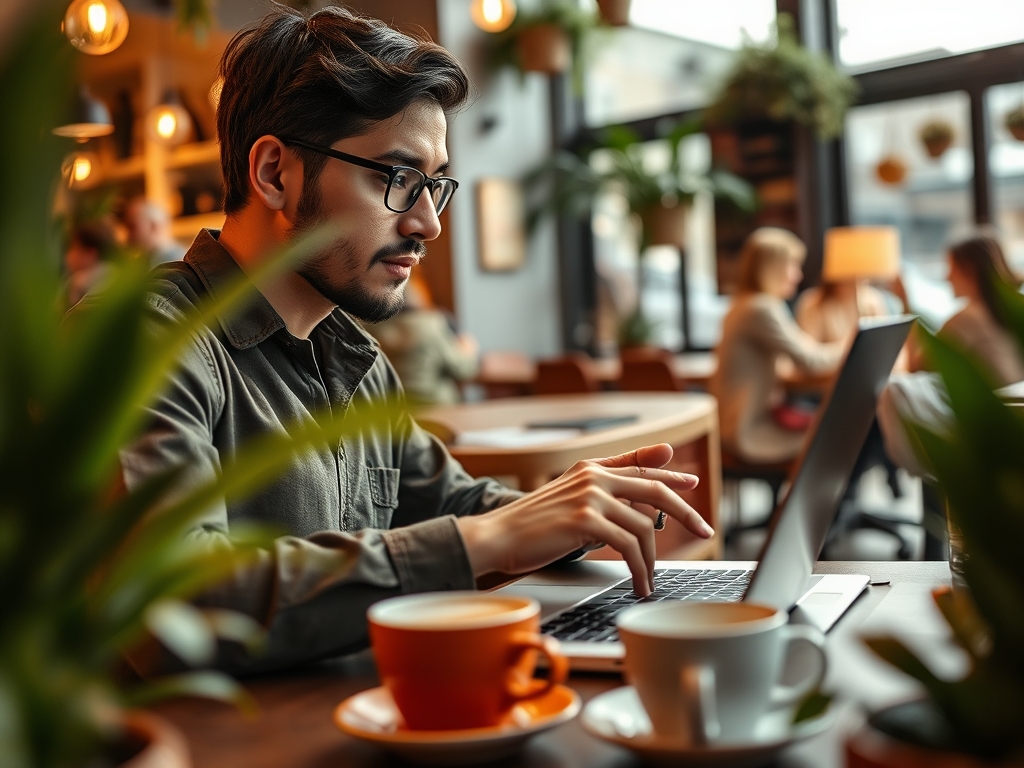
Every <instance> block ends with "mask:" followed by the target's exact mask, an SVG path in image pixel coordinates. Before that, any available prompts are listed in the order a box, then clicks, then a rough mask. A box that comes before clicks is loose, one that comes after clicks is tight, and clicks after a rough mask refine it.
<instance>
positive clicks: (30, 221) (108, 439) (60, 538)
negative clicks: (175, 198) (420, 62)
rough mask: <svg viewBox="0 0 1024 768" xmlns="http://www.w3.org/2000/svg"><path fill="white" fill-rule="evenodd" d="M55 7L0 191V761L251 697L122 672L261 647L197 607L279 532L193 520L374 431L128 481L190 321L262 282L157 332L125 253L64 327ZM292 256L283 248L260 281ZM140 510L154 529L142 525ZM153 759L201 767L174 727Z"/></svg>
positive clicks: (98, 749)
mask: <svg viewBox="0 0 1024 768" xmlns="http://www.w3.org/2000/svg"><path fill="white" fill-rule="evenodd" d="M60 10H61V9H59V8H57V7H56V4H55V3H52V2H51V3H48V4H43V5H41V6H36V7H33V10H32V11H31V12H29V13H28V14H26V20H25V21H24V23H23V25H22V26H21V27H20V28H19V29H18V34H16V35H15V36H13V37H12V38H9V39H8V40H7V41H6V43H5V46H6V47H5V49H4V50H3V51H0V53H2V54H3V58H2V59H0V95H2V96H3V97H4V98H6V99H9V100H10V102H9V103H17V104H18V105H19V108H18V110H17V114H16V115H12V116H11V118H10V119H9V120H5V121H3V123H2V125H0V158H2V162H3V165H4V168H5V169H6V171H7V181H8V183H7V184H5V185H4V187H3V189H2V190H0V235H2V240H3V243H4V250H3V251H2V253H0V326H2V327H3V329H4V332H3V334H2V336H3V338H2V339H0V594H2V595H3V601H2V603H0V756H2V762H3V764H4V765H5V766H11V767H12V768H51V767H52V768H58V767H60V768H63V767H64V766H84V765H115V764H120V763H122V762H124V761H125V760H128V759H131V757H132V754H133V752H135V751H138V750H139V749H144V748H145V747H146V745H147V743H148V742H149V741H151V740H152V739H154V738H159V734H161V733H165V734H166V733H168V729H167V728H162V727H159V726H154V723H159V722H160V721H159V719H157V718H155V716H153V715H147V714H142V715H133V714H132V713H131V712H132V707H135V706H137V705H141V704H145V703H146V702H148V701H151V700H153V699H154V698H157V697H160V696H166V695H174V694H190V695H205V696H213V697H217V698H222V699H228V700H232V701H235V702H236V703H240V704H242V705H247V703H248V701H249V700H248V697H247V695H246V694H245V693H244V691H243V689H242V688H241V687H240V686H239V685H238V684H237V683H236V682H235V681H233V680H232V679H231V678H228V677H226V676H224V675H222V674H219V673H216V672H213V671H199V672H191V673H186V674H183V675H178V676H173V677H167V678H163V679H157V680H151V681H146V682H145V683H141V684H139V685H137V686H135V687H131V688H123V687H121V686H120V685H118V684H117V682H116V681H115V676H114V674H113V672H112V669H113V668H114V667H115V665H116V664H117V662H118V660H119V658H120V657H121V655H122V653H123V652H124V651H126V650H127V649H129V648H131V647H132V646H133V645H134V644H135V643H136V642H137V641H139V640H140V639H142V638H143V637H144V636H145V635H146V634H147V633H150V634H152V635H154V636H156V637H157V638H158V639H160V640H161V641H162V642H163V644H164V645H165V646H167V647H168V648H169V649H170V650H171V651H173V652H174V653H175V654H177V655H178V656H179V657H180V658H181V659H182V660H183V661H184V662H186V663H193V664H199V665H202V664H203V663H204V662H205V661H207V660H208V659H209V658H210V657H211V656H212V650H213V648H214V645H215V640H216V638H217V637H225V638H229V639H232V640H236V641H240V642H244V643H246V644H248V645H249V646H250V647H254V644H255V643H257V642H258V640H259V637H260V627H259V626H258V625H257V624H256V623H255V622H254V621H253V620H251V619H248V618H247V617H245V616H242V615H239V614H234V613H230V612H226V611H217V610H200V609H198V608H196V607H194V606H192V605H191V604H190V603H188V602H187V600H188V598H190V597H192V596H193V595H195V594H196V593H197V592H199V591H200V590H202V589H204V588H205V587H207V586H209V585H211V584H213V583H215V582H216V581H218V580H220V579H222V578H224V577H226V576H227V575H228V574H230V573H232V572H233V571H234V569H235V568H236V567H237V566H239V565H242V564H244V563H246V562H248V561H249V559H250V558H252V557H254V556H256V547H258V546H260V545H261V544H263V543H265V542H266V540H267V537H268V536H269V535H270V532H259V531H251V532H249V533H246V532H244V531H241V530H234V529H233V530H232V537H233V539H234V540H235V541H236V543H237V547H236V548H235V549H234V550H233V551H223V550H220V551H212V550H210V549H206V548H203V549H199V548H196V547H195V546H193V545H191V544H190V543H189V540H188V538H187V537H186V536H185V531H187V530H188V529H189V528H190V527H191V526H192V525H193V524H194V521H195V519H196V517H197V515H198V514H200V513H201V512H202V511H203V510H204V509H206V508H207V507H208V505H209V503H210V501H211V500H212V499H213V498H215V497H219V496H221V495H233V494H242V493H245V492H246V491H249V490H252V489H253V488H254V487H256V486H257V485H258V484H259V483H261V482H265V481H266V480H267V478H269V477H273V476H274V475H275V473H276V472H279V471H280V470H282V469H284V468H285V467H286V466H287V464H288V463H289V462H290V461H291V457H292V456H293V452H294V451H301V450H303V449H304V448H306V447H308V446H310V445H312V444H313V443H315V442H317V441H320V440H324V439H327V440H330V439H338V436H340V435H341V434H342V432H343V430H344V431H348V430H352V429H357V428H361V427H360V425H357V424H355V423H347V422H348V419H345V420H344V421H342V420H339V423H331V422H327V421H318V422H317V423H313V422H311V423H310V424H309V425H308V429H305V428H304V429H302V430H294V431H292V432H291V434H290V435H281V436H275V437H273V438H271V439H268V440H267V441H265V442H263V443H262V444H261V445H257V446H252V448H251V449H249V450H248V451H247V455H245V456H242V457H240V458H239V460H238V461H237V462H236V463H234V464H232V465H230V466H225V467H224V471H223V473H222V474H221V476H220V477H219V478H217V479H216V480H215V481H213V482H211V484H209V485H207V486H206V487H202V488H198V489H194V490H193V491H191V492H182V490H181V489H177V488H175V482H176V479H177V477H178V474H179V473H177V472H172V473H170V474H167V475H164V476H161V477H158V478H155V479H154V480H153V481H151V482H150V483H148V484H146V485H144V486H143V487H141V488H139V489H135V490H132V491H126V490H120V491H119V490H118V489H117V488H118V481H119V479H120V462H119V456H118V449H119V448H120V447H121V446H123V445H125V444H127V443H129V442H130V441H131V440H132V439H133V438H134V437H135V436H136V435H138V434H139V432H140V430H141V428H142V422H143V419H144V418H145V414H144V412H143V406H144V404H145V403H147V402H148V401H149V399H150V398H151V397H153V396H155V395H156V393H157V392H158V391H159V389H160V387H161V386H162V384H163V381H164V380H165V375H166V373H167V372H169V371H170V369H171V368H172V367H173V366H174V365H175V362H176V360H177V358H178V354H179V352H180V350H181V349H182V348H183V346H184V345H185V344H187V343H188V342H189V339H190V338H191V335H192V334H193V333H194V328H196V327H198V324H200V323H203V324H205V323H207V322H211V321H212V317H213V316H214V314H215V313H217V312H224V311H228V310H229V308H230V307H231V306H232V305H235V304H237V303H239V302H241V301H244V299H245V297H246V296H247V295H248V291H249V290H251V287H246V286H239V287H238V288H237V289H235V290H233V291H228V292H227V293H226V294H225V295H224V296H222V297H221V298H220V299H219V300H218V302H217V306H215V307H210V309H209V313H208V314H204V315H203V316H201V317H198V318H194V319H193V320H191V321H190V322H185V323H183V324H182V326H180V327H174V328H170V329H166V328H165V329H163V330H162V331H157V330H156V329H152V328H151V326H150V324H148V323H147V321H146V318H147V306H148V304H147V296H148V293H149V291H148V278H147V276H146V270H147V269H148V267H147V266H146V265H144V264H142V263H141V260H138V259H135V260H130V259H127V260H125V261H124V263H123V264H121V266H120V267H119V268H116V269H115V271H114V273H113V274H112V277H111V280H110V281H109V282H108V284H107V287H106V289H105V290H104V292H103V294H102V295H98V296H96V297H95V298H94V299H90V305H91V306H90V307H89V310H88V311H86V312H83V313H81V315H80V316H79V317H78V318H77V319H76V321H74V322H67V321H64V322H62V317H61V312H60V309H59V302H58V301H57V296H58V294H59V293H60V289H61V286H62V281H61V277H60V272H59V264H60V258H59V256H58V254H57V252H56V248H55V247H53V243H52V242H48V240H47V232H48V229H49V223H50V221H49V220H50V200H51V188H52V185H53V183H55V182H56V181H57V180H58V179H59V178H60V175H59V174H60V171H59V169H60V161H61V155H62V154H63V148H62V147H61V146H60V145H59V143H57V142H58V140H57V139H56V138H55V137H52V136H51V135H50V134H49V131H47V130H41V127H43V126H52V125H55V124H56V122H55V119H54V118H55V117H56V114H57V109H56V107H55V105H59V104H61V103H62V101H61V97H62V96H63V95H64V94H65V93H69V92H70V90H69V88H67V87H63V86H68V85H70V82H71V78H70V74H71V72H70V68H69V66H68V65H69V61H70V60H69V57H68V56H67V55H66V54H67V53H68V51H65V50H64V49H62V47H61V46H62V45H63V43H62V38H61V37H60V36H56V35H54V34H53V30H55V29H57V28H58V24H57V21H58V20H59V15H58V14H59V12H60ZM41 137H43V138H41ZM318 239H319V240H320V242H321V243H322V242H323V240H324V237H323V235H320V236H318ZM285 264H287V260H286V259H284V258H282V259H278V260H275V261H274V263H273V265H271V266H270V267H268V269H269V270H270V272H267V273H265V274H264V277H265V276H266V275H267V274H270V273H271V272H272V271H274V270H278V269H283V268H284V266H285ZM258 279H260V277H259V276H257V275H254V276H253V280H254V281H255V280H258ZM154 334H155V335H154ZM382 413H383V412H382ZM367 418H369V419H370V421H372V420H373V418H375V415H374V414H367ZM368 423H369V422H363V423H362V424H363V425H364V426H365V425H366V424H368ZM174 491H177V493H174ZM143 517H145V518H146V525H145V526H142V527H139V526H136V523H137V522H139V521H140V520H141V519H142V518H143ZM157 751H158V752H160V753H161V759H163V760H164V762H161V763H160V765H163V766H175V765H186V764H187V762H180V761H179V762H178V763H174V762H167V760H168V758H173V757H175V756H177V757H178V758H181V759H184V760H187V750H186V749H185V747H184V745H183V742H182V740H181V738H180V737H175V736H174V735H173V731H171V732H170V735H169V736H167V738H166V740H164V741H163V742H160V743H159V745H158V750H157Z"/></svg>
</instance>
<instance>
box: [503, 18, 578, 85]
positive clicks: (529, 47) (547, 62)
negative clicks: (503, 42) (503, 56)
mask: <svg viewBox="0 0 1024 768" xmlns="http://www.w3.org/2000/svg"><path fill="white" fill-rule="evenodd" d="M516 57H517V60H518V62H519V68H520V69H521V70H523V71H524V72H543V73H544V74H548V75H558V74H561V73H562V72H565V71H566V70H567V69H569V66H570V65H571V64H572V43H571V41H570V40H569V36H568V35H567V34H566V33H565V31H564V30H563V29H562V28H561V27H559V26H558V25H557V24H538V25H537V26H535V27H528V28H526V29H524V30H523V31H522V32H520V33H519V35H518V36H517V37H516Z"/></svg>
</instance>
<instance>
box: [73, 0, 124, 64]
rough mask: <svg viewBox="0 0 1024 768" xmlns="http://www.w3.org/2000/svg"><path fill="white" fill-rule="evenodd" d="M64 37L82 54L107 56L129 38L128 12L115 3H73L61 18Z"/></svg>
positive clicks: (99, 0) (92, 0)
mask: <svg viewBox="0 0 1024 768" xmlns="http://www.w3.org/2000/svg"><path fill="white" fill-rule="evenodd" d="M63 28H64V34H65V35H66V36H67V38H68V40H69V41H70V42H71V44H72V45H73V46H75V48H77V49H78V50H80V51H81V52H82V53H89V54H92V55H94V56H100V55H102V54H104V53H110V52H111V51H112V50H114V49H115V48H117V47H118V46H119V45H121V43H123V42H124V39H125V37H127V36H128V12H127V11H126V10H125V9H124V6H123V5H121V3H120V2H118V0H74V2H72V3H71V5H69V6H68V10H67V13H65V14H64V24H63Z"/></svg>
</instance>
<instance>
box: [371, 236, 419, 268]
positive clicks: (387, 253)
mask: <svg viewBox="0 0 1024 768" xmlns="http://www.w3.org/2000/svg"><path fill="white" fill-rule="evenodd" d="M407 254H412V255H413V256H417V257H418V258H419V259H420V260H421V261H422V260H423V259H424V257H426V255H427V246H426V244H424V243H422V242H420V241H419V240H412V239H409V240H403V241H402V242H400V243H395V244H393V245H385V246H384V247H383V248H381V249H380V250H379V251H377V252H376V253H375V254H373V258H372V259H370V266H373V265H374V264H376V263H377V262H379V261H384V259H389V258H391V257H392V256H405V255H407Z"/></svg>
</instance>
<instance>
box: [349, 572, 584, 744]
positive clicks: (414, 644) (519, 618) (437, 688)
mask: <svg viewBox="0 0 1024 768" xmlns="http://www.w3.org/2000/svg"><path fill="white" fill-rule="evenodd" d="M367 616H368V619H369V624H370V641H371V643H372V645H373V653H374V657H375V658H376V660H377V671H378V673H379V674H380V678H381V681H382V682H383V683H384V685H385V686H386V687H387V689H388V691H389V692H390V693H391V696H392V698H394V700H395V704H396V706H397V707H398V710H399V712H401V714H402V717H403V720H404V724H405V726H406V727H407V728H410V729H413V730H431V731H433V730H453V729H467V728H484V727H489V726H494V725H501V724H504V723H507V722H510V720H511V716H512V709H513V707H514V706H515V705H516V704H517V703H518V702H520V701H524V700H527V699H534V698H538V697H540V696H542V695H544V694H545V693H547V692H548V691H550V690H551V688H552V687H553V686H555V685H558V684H560V683H562V682H563V681H564V680H565V678H566V676H567V674H568V664H567V662H566V660H565V658H564V657H563V656H561V655H560V654H559V652H558V644H557V641H555V639H554V638H551V637H545V636H543V635H541V634H540V605H539V604H538V603H537V602H536V601H535V600H533V599H531V598H526V597H513V596H498V595H492V594H485V593H480V592H434V593H426V594H420V595H406V596H403V597H396V598H391V599H390V600H384V601H382V602H380V603H377V604H376V605H374V606H372V607H371V608H370V610H369V611H368V613H367ZM538 653H543V654H544V655H545V656H546V657H547V660H548V666H549V667H550V669H551V673H550V675H549V678H548V679H547V680H535V679H534V678H533V673H534V669H535V666H536V657H537V654H538Z"/></svg>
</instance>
